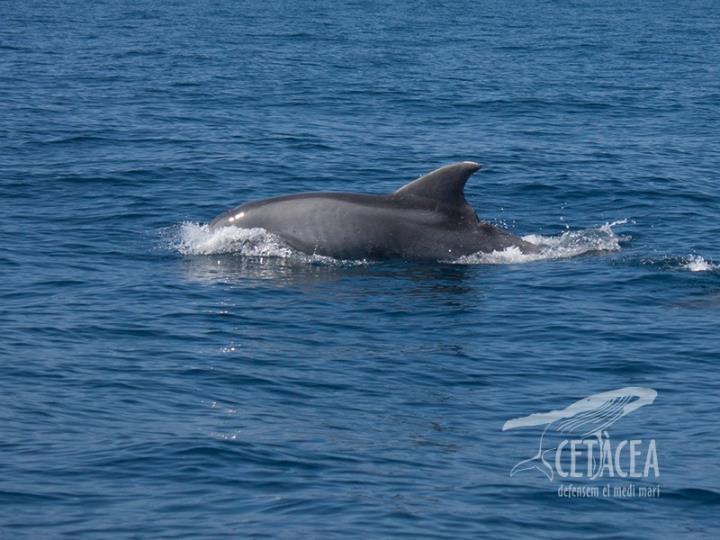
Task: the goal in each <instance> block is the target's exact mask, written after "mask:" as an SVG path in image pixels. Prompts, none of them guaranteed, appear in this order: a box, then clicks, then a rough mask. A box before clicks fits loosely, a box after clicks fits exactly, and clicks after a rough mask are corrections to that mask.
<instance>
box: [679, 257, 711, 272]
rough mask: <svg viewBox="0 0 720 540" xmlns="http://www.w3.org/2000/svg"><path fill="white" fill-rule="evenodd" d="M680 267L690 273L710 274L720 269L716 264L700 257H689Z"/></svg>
mask: <svg viewBox="0 0 720 540" xmlns="http://www.w3.org/2000/svg"><path fill="white" fill-rule="evenodd" d="M682 267H683V268H684V269H685V270H690V271H691V272H711V271H713V270H717V269H718V268H720V266H718V265H717V264H713V263H712V262H709V261H706V260H705V259H703V258H702V257H701V256H700V255H691V256H690V257H688V258H687V259H685V260H684V262H683V265H682Z"/></svg>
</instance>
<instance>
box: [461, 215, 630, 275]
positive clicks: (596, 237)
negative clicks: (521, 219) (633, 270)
mask: <svg viewBox="0 0 720 540" xmlns="http://www.w3.org/2000/svg"><path fill="white" fill-rule="evenodd" d="M625 223H627V220H626V219H623V220H620V221H613V222H612V223H606V224H605V225H603V226H602V227H598V228H597V229H584V230H578V231H565V232H564V233H562V234H560V235H557V236H543V235H539V234H529V235H527V236H523V240H526V241H528V242H531V243H533V244H535V245H536V246H538V247H539V248H540V251H539V252H537V253H523V252H522V251H520V249H519V248H517V247H509V248H507V249H504V250H503V251H493V252H492V253H473V254H472V255H466V256H464V257H460V258H459V259H457V260H455V261H452V262H455V263H457V264H517V263H527V262H533V261H543V260H553V259H569V258H571V257H577V256H579V255H584V254H587V253H597V252H600V251H619V250H620V248H621V246H620V244H621V242H624V241H628V240H629V239H630V237H629V236H620V235H617V234H615V232H614V231H613V227H615V226H616V225H624V224H625Z"/></svg>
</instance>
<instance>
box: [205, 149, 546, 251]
mask: <svg viewBox="0 0 720 540" xmlns="http://www.w3.org/2000/svg"><path fill="white" fill-rule="evenodd" d="M479 169H480V165H479V164H477V163H475V162H473V161H461V162H459V163H453V164H451V165H446V166H444V167H441V168H439V169H436V170H434V171H432V172H430V173H428V174H426V175H424V176H421V177H420V178H417V179H416V180H413V181H412V182H410V183H408V184H406V185H404V186H402V187H401V188H400V189H398V190H397V191H395V192H394V193H391V194H388V195H366V194H356V193H320V192H318V193H300V194H296V195H286V196H283V197H276V198H272V199H266V200H261V201H255V202H249V203H246V204H242V205H240V206H237V207H235V208H233V209H231V210H228V211H227V212H224V213H223V214H220V215H219V216H218V217H216V218H215V219H214V220H213V221H211V222H210V229H211V230H215V229H219V228H221V227H240V228H248V229H249V228H256V227H258V228H262V229H265V230H266V231H268V232H269V233H271V234H274V235H276V236H278V237H280V238H281V239H282V240H283V241H284V242H285V243H287V244H288V245H289V246H290V247H291V248H293V249H296V250H298V251H301V252H303V253H307V254H311V255H312V254H317V255H326V256H329V257H333V258H337V259H403V260H434V261H441V260H453V259H457V258H459V257H462V256H464V255H470V254H472V253H477V252H484V253H489V252H492V251H502V250H504V249H506V248H508V247H513V246H514V247H517V248H519V249H520V250H521V251H522V252H523V253H532V252H536V251H537V249H538V248H537V247H536V246H535V245H534V244H531V243H530V242H526V241H525V240H522V239H521V238H518V237H516V236H513V235H512V234H510V233H509V232H507V231H504V230H502V229H499V228H498V227H495V226H493V225H491V224H490V223H487V222H485V221H482V220H481V219H480V218H479V217H478V216H477V214H476V213H475V210H473V208H472V207H471V206H470V205H469V204H468V203H467V201H466V200H465V193H464V188H465V183H466V182H467V180H468V178H470V176H471V175H472V174H473V173H474V172H475V171H477V170H479Z"/></svg>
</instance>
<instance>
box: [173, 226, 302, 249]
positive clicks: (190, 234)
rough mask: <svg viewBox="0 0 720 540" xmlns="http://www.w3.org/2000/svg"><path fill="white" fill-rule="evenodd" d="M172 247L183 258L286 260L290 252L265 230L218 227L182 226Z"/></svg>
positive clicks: (278, 239) (280, 241) (287, 247)
mask: <svg viewBox="0 0 720 540" xmlns="http://www.w3.org/2000/svg"><path fill="white" fill-rule="evenodd" d="M174 244H175V245H174V246H173V247H174V248H175V249H177V250H178V251H179V252H180V253H182V254H183V255H221V254H224V253H239V254H241V255H245V256H248V257H281V258H287V257H290V256H291V255H292V252H293V250H292V249H291V248H290V247H289V246H287V245H286V244H284V243H283V242H282V240H280V238H278V237H277V236H275V235H272V234H270V233H268V232H267V231H266V230H265V229H257V228H256V229H241V228H239V227H220V228H218V229H210V227H209V226H207V225H200V224H199V223H187V222H186V223H183V224H182V225H181V226H180V231H179V234H178V235H177V238H176V240H175V243H174Z"/></svg>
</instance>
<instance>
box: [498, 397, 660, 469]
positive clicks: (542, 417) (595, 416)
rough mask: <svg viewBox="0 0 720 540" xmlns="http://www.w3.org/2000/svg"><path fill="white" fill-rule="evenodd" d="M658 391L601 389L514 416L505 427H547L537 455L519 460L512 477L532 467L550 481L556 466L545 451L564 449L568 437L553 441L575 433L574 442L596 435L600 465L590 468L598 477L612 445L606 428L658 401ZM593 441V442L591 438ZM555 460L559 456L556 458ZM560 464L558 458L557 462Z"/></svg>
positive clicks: (505, 428) (541, 438)
mask: <svg viewBox="0 0 720 540" xmlns="http://www.w3.org/2000/svg"><path fill="white" fill-rule="evenodd" d="M656 397H657V392H656V391H655V390H652V389H651V388H641V387H637V386H628V387H626V388H620V389H618V390H611V391H609V392H602V393H600V394H594V395H592V396H589V397H586V398H584V399H581V400H579V401H576V402H575V403H573V404H571V405H569V406H568V407H566V408H564V409H562V410H557V411H550V412H546V413H535V414H531V415H529V416H523V417H520V418H513V419H512V420H508V421H507V422H505V424H504V425H503V428H502V430H503V431H507V430H510V429H517V428H522V427H531V426H542V425H544V426H545V429H544V430H543V432H542V435H541V436H540V445H539V447H538V451H537V454H535V455H534V456H533V457H531V458H529V459H525V460H522V461H520V462H518V463H517V464H516V465H515V466H514V467H513V469H512V471H510V476H514V475H515V474H516V473H518V472H521V471H526V470H530V469H537V470H539V471H541V472H542V473H543V474H545V475H546V476H547V477H548V479H549V480H552V479H553V476H554V469H553V467H552V465H551V463H549V462H548V461H547V459H546V457H545V456H546V454H548V453H550V452H556V451H557V450H559V449H560V450H561V449H562V446H564V445H565V444H567V440H564V441H562V442H561V443H560V444H559V445H558V444H553V443H554V442H555V441H557V440H558V439H559V438H562V436H564V437H568V436H573V437H574V438H575V441H576V442H577V441H579V440H585V439H591V438H595V439H596V441H597V443H598V448H600V450H601V452H600V460H599V464H595V463H593V465H592V466H591V467H590V469H591V471H592V472H593V474H592V475H591V478H593V479H594V478H597V477H598V475H600V474H602V471H603V467H604V465H605V459H606V456H607V454H606V452H603V451H602V450H603V449H604V448H609V435H608V432H607V431H606V430H607V429H608V428H609V427H610V426H612V425H613V424H614V423H615V422H617V421H618V420H620V418H622V417H623V416H626V415H628V414H630V413H631V412H633V411H636V410H638V409H639V408H640V407H644V406H645V405H650V404H651V403H653V402H654V401H655V398H656ZM591 442H592V441H591ZM556 459H558V458H557V457H556ZM556 463H557V461H556Z"/></svg>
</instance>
